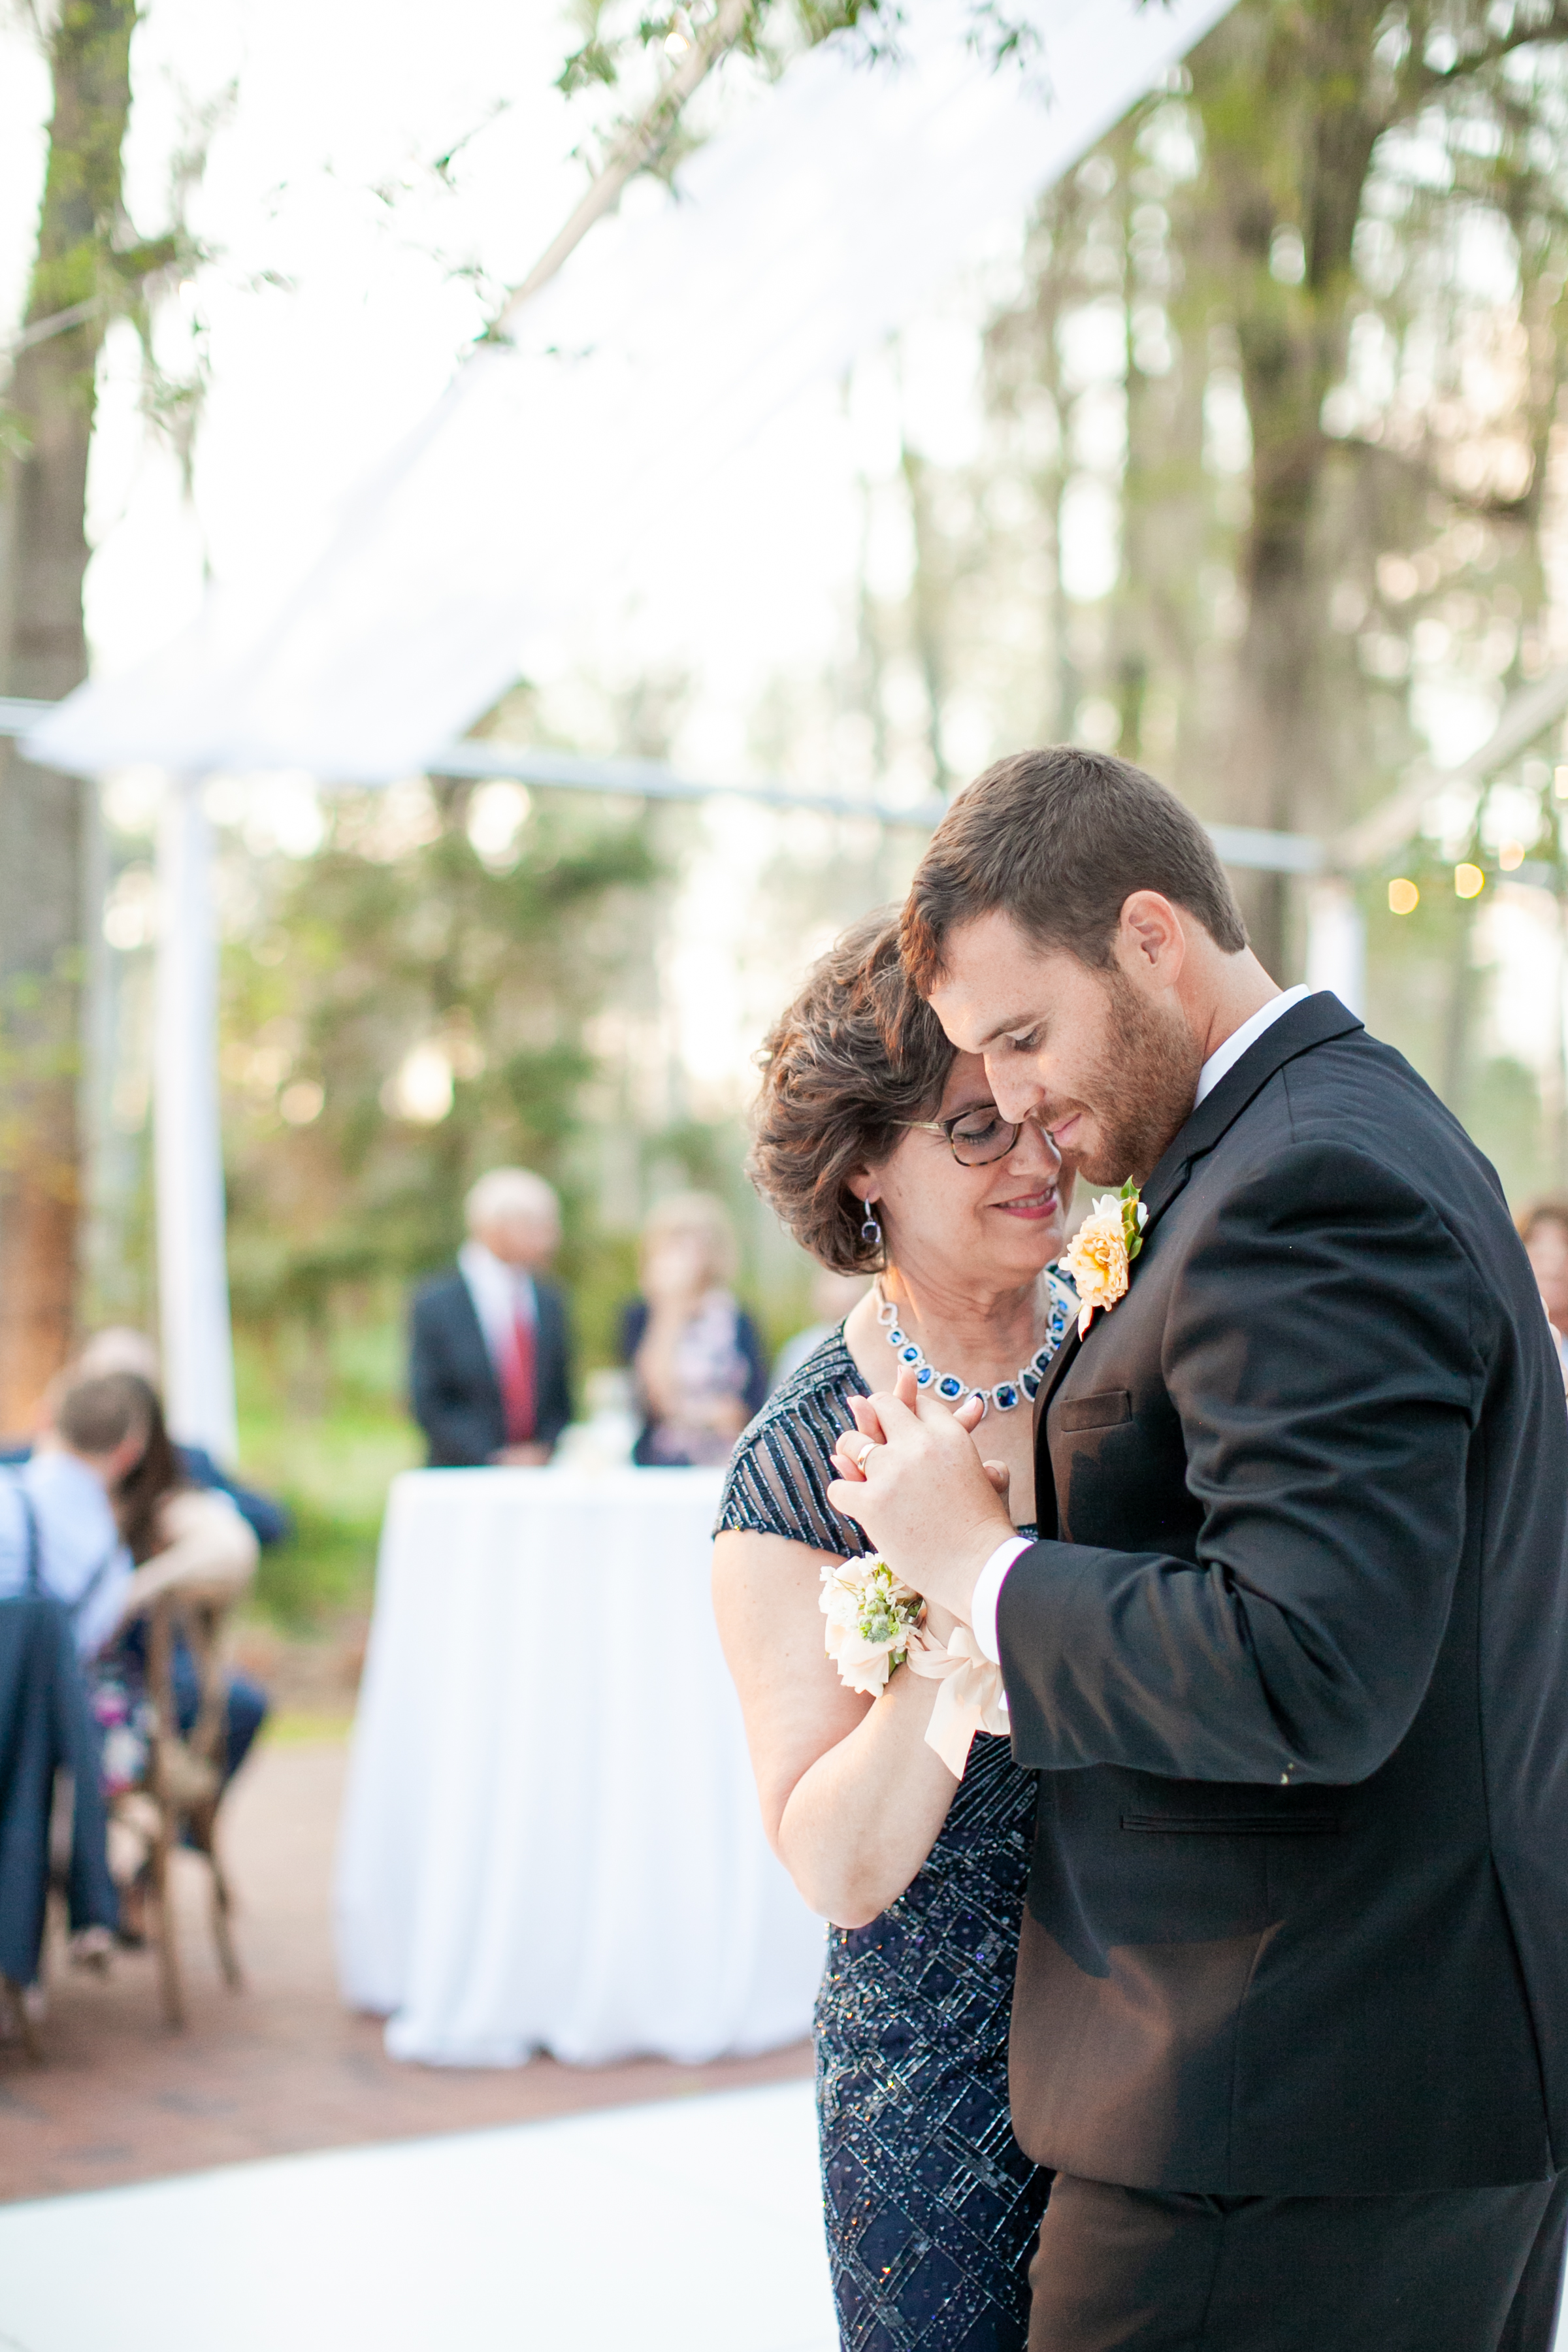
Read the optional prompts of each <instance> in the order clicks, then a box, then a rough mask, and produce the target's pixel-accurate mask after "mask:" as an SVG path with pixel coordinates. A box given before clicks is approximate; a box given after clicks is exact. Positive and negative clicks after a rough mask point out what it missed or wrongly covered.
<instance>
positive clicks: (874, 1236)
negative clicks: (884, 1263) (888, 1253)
mask: <svg viewBox="0 0 1568 2352" xmlns="http://www.w3.org/2000/svg"><path fill="white" fill-rule="evenodd" d="M872 1206H873V1204H872V1203H871V1202H869V1201H868V1202H866V1222H865V1223H864V1224H863V1225H862V1226H861V1228H860V1238H861V1240H862V1241H863V1242H864V1243H865V1244H866V1246H867V1248H868V1249H880V1248H881V1246H882V1228H881V1226H880V1225H879V1223H877V1220H876V1217H875V1216H874V1215H873V1213H872Z"/></svg>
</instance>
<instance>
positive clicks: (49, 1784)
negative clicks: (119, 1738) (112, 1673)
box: [0, 1593, 120, 1984]
mask: <svg viewBox="0 0 1568 2352" xmlns="http://www.w3.org/2000/svg"><path fill="white" fill-rule="evenodd" d="M58 1771H66V1772H68V1773H70V1775H71V1779H72V1808H71V1852H70V1874H69V1877H68V1894H69V1902H70V1923H71V1926H72V1927H118V1925H119V1924H120V1898H119V1896H118V1895H116V1893H115V1891H114V1884H113V1881H112V1880H111V1879H110V1875H109V1862H108V1856H107V1852H106V1840H107V1836H108V1830H107V1825H106V1822H105V1818H104V1809H103V1795H102V1790H101V1788H100V1755H99V1738H98V1726H97V1725H96V1724H95V1723H94V1721H93V1719H92V1709H91V1706H89V1701H88V1696H87V1687H86V1685H85V1684H84V1682H83V1680H82V1676H81V1669H80V1668H79V1665H78V1664H77V1658H76V1645H75V1643H74V1641H73V1639H72V1635H71V1623H70V1617H69V1614H68V1612H67V1611H66V1610H64V1609H62V1608H61V1606H60V1604H59V1602H58V1601H50V1600H48V1599H47V1598H45V1597H44V1596H43V1595H42V1594H37V1593H29V1594H26V1595H25V1596H18V1597H17V1598H16V1599H15V1600H5V1601H0V1975H5V1976H8V1977H9V1978H10V1979H11V1980H12V1982H13V1983H14V1984H31V1983H32V1981H33V1979H34V1978H35V1977H36V1976H37V1972H38V1954H39V1951H40V1949H41V1948H42V1944H43V1936H44V1906H45V1900H46V1897H47V1892H48V1884H49V1821H50V1814H51V1811H52V1808H53V1804H54V1795H55V1775H56V1773H57V1772H58Z"/></svg>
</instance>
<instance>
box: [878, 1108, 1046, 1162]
mask: <svg viewBox="0 0 1568 2352" xmlns="http://www.w3.org/2000/svg"><path fill="white" fill-rule="evenodd" d="M984 1108H985V1106H984V1103H974V1104H973V1105H972V1106H971V1107H970V1108H969V1109H968V1110H961V1111H955V1112H954V1113H953V1116H952V1118H899V1119H895V1120H894V1121H893V1124H894V1126H895V1127H907V1128H910V1129H912V1130H917V1131H918V1132H919V1133H920V1134H921V1135H940V1136H941V1138H942V1141H943V1142H944V1143H945V1144H946V1146H947V1148H948V1150H950V1151H951V1152H952V1156H953V1158H954V1160H957V1161H958V1165H959V1166H960V1167H961V1168H994V1167H995V1165H996V1163H997V1161H998V1160H1005V1159H1006V1157H1007V1155H1008V1153H1009V1152H1011V1151H1016V1150H1017V1148H1018V1138H1019V1137H1020V1136H1021V1135H1022V1134H1023V1132H1024V1129H1026V1127H1029V1126H1035V1127H1040V1122H1039V1120H1038V1118H1037V1117H1036V1115H1035V1113H1034V1112H1033V1111H1030V1112H1029V1113H1028V1114H1027V1115H1026V1117H1025V1118H1019V1119H1011V1118H1005V1119H1003V1120H1002V1122H1001V1124H1002V1125H1003V1126H1004V1127H1010V1128H1011V1129H1012V1130H1013V1133H1012V1136H1011V1138H1010V1139H1009V1140H1008V1141H1007V1142H1006V1143H1005V1144H1004V1145H1003V1147H1002V1149H1001V1150H1000V1151H994V1152H992V1153H991V1155H990V1156H989V1158H988V1159H985V1160H964V1159H962V1158H960V1156H959V1150H958V1146H957V1144H956V1143H955V1142H954V1141H953V1139H952V1130H953V1129H954V1128H955V1127H961V1126H962V1125H963V1121H964V1120H965V1119H966V1118H973V1117H974V1114H975V1112H976V1111H979V1110H984ZM991 1108H992V1109H993V1110H994V1109H995V1108H996V1106H995V1104H994V1103H993V1104H992V1106H991ZM1040 1133H1041V1134H1042V1135H1043V1136H1044V1137H1045V1139H1046V1141H1047V1143H1048V1144H1049V1145H1050V1147H1051V1150H1052V1151H1053V1152H1055V1153H1056V1159H1057V1164H1058V1167H1059V1166H1060V1165H1061V1157H1062V1155H1061V1153H1060V1152H1059V1151H1057V1143H1056V1138H1055V1136H1053V1135H1052V1133H1051V1130H1050V1129H1049V1128H1048V1127H1040Z"/></svg>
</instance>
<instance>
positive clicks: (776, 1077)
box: [749, 908, 953, 1274]
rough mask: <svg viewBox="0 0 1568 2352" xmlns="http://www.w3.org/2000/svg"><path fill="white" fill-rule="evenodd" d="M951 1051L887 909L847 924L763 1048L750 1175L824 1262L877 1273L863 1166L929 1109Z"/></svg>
mask: <svg viewBox="0 0 1568 2352" xmlns="http://www.w3.org/2000/svg"><path fill="white" fill-rule="evenodd" d="M952 1056H953V1048H952V1045H950V1044H949V1043H948V1040H947V1039H946V1037H944V1036H943V1034H942V1028H941V1024H939V1022H938V1020H937V1017H936V1015H935V1013H933V1012H932V1011H931V1006H930V1005H929V1004H927V1003H923V1002H922V1000H921V998H920V997H918V996H917V995H916V994H915V992H914V990H913V989H912V988H911V987H910V983H909V980H908V978H907V977H906V975H905V972H904V970H903V966H902V964H901V963H900V960H899V918H898V915H897V913H896V912H895V911H894V910H893V909H892V908H884V909H883V911H882V912H881V913H880V914H876V915H867V916H865V917H863V918H862V919H861V920H860V921H859V922H858V923H852V924H851V925H850V927H849V929H847V931H846V932H845V933H844V934H843V936H842V938H840V939H838V940H836V941H835V943H834V945H833V946H832V947H831V948H829V950H828V951H827V953H826V955H825V956H824V957H823V958H822V960H821V961H820V962H819V963H817V964H816V965H815V966H814V967H813V969H812V971H811V972H810V974H809V976H808V978H807V980H806V983H805V987H804V988H803V989H802V990H801V992H800V994H799V995H798V996H797V997H796V998H795V1003H793V1004H792V1005H791V1006H790V1008H789V1010H788V1011H787V1012H786V1013H784V1014H783V1015H782V1016H781V1017H780V1019H779V1020H778V1021H777V1022H776V1023H775V1024H774V1026H773V1032H772V1034H770V1035H769V1037H768V1039H767V1041H766V1043H765V1044H764V1045H763V1050H762V1053H761V1055H759V1056H758V1058H759V1060H760V1061H761V1063H762V1066H763V1090H762V1093H761V1095H760V1096H759V1097H758V1099H757V1107H756V1110H755V1113H754V1114H753V1119H752V1137H753V1140H752V1157H751V1161H750V1170H749V1172H750V1175H751V1179H752V1183H753V1184H754V1185H755V1186H756V1188H757V1190H758V1192H760V1193H761V1194H762V1196H763V1200H764V1201H766V1202H767V1203H768V1205H769V1206H770V1208H772V1210H773V1213H774V1214H775V1215H776V1216H777V1218H778V1220H779V1222H780V1223H781V1224H783V1225H784V1227H785V1228H786V1229H787V1231H788V1232H790V1233H791V1234H794V1236H795V1240H796V1241H797V1242H798V1243H799V1244H800V1245H801V1247H802V1249H805V1250H809V1251H810V1252H811V1255H812V1256H813V1257H814V1258H816V1261H817V1263H818V1265H826V1266H831V1267H832V1269H833V1271H834V1272H835V1273H836V1274H870V1273H873V1272H875V1271H876V1269H877V1268H878V1267H879V1266H880V1265H882V1263H883V1254H882V1246H881V1244H880V1243H879V1242H877V1241H875V1240H873V1241H868V1240H867V1239H866V1238H865V1236H864V1235H863V1234H862V1233H861V1231H860V1228H861V1226H862V1225H863V1224H864V1223H866V1221H867V1213H866V1209H865V1207H864V1205H863V1203H862V1202H859V1201H858V1200H857V1199H856V1197H855V1195H854V1193H853V1192H850V1190H849V1182H848V1180H849V1178H850V1177H851V1176H852V1175H853V1174H854V1173H855V1171H856V1170H857V1169H858V1168H868V1167H872V1166H874V1165H875V1164H876V1163H877V1162H878V1161H879V1160H886V1159H887V1157H888V1156H889V1153H890V1152H891V1151H892V1150H894V1149H895V1147H896V1146H897V1145H898V1144H899V1143H900V1141H901V1140H902V1138H903V1134H904V1128H905V1124H906V1123H907V1122H908V1121H909V1120H910V1119H922V1118H932V1117H934V1115H935V1113H936V1111H937V1108H938V1107H939V1106H940V1104H941V1102H942V1091H943V1089H944V1088H945V1087H946V1085H947V1076H948V1072H949V1071H950V1070H951V1069H952Z"/></svg>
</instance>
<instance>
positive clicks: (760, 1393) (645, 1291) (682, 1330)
mask: <svg viewBox="0 0 1568 2352" xmlns="http://www.w3.org/2000/svg"><path fill="white" fill-rule="evenodd" d="M734 1270H735V1235H734V1231H733V1228H732V1227H731V1223H730V1219H729V1216H728V1214H727V1213H726V1212H725V1209H724V1205H723V1203H722V1202H721V1201H716V1200H715V1199H714V1198H713V1196H712V1194H711V1193H710V1192H678V1193H676V1194H675V1195H674V1197H673V1198H672V1199H670V1200H668V1201H661V1202H659V1203H658V1207H657V1208H656V1209H654V1210H653V1211H652V1212H651V1213H649V1215H648V1218H647V1222H646V1223H645V1224H644V1226H643V1235H642V1296H641V1297H640V1298H634V1299H633V1300H632V1301H631V1302H630V1304H629V1305H628V1306H627V1307H626V1312H625V1314H624V1316H623V1318H622V1322H621V1354H622V1357H623V1359H624V1360H626V1362H627V1363H629V1364H630V1365H631V1366H632V1369H633V1370H634V1372H635V1374H636V1377H637V1402H638V1406H639V1408H640V1410H641V1412H642V1416H643V1425H642V1429H641V1432H640V1433H639V1434H638V1437H637V1444H636V1445H635V1446H634V1448H633V1450H632V1459H633V1461H634V1462H640V1463H642V1464H644V1465H650V1466H652V1467H655V1468H661V1469H674V1468H678V1467H681V1466H684V1465H691V1464H697V1463H713V1462H723V1461H726V1460H727V1459H728V1458H729V1454H730V1449H731V1446H732V1445H733V1444H734V1443H735V1440H736V1438H737V1437H738V1436H739V1435H740V1433H741V1432H742V1429H744V1427H745V1426H746V1423H747V1422H748V1421H750V1419H751V1417H752V1413H754V1412H756V1410H757V1407H758V1406H759V1405H760V1404H761V1403H762V1401H763V1397H764V1396H765V1395H766V1393H767V1369H766V1366H765V1363H764V1361H763V1348H762V1341H761V1339H759V1338H758V1335H757V1328H756V1326H755V1324H754V1323H753V1322H752V1318H751V1317H750V1316H749V1315H748V1314H747V1312H746V1310H745V1308H744V1307H742V1306H741V1305H739V1304H738V1302H737V1301H736V1299H735V1297H734V1296H733V1295H732V1293H731V1289H730V1284H731V1281H732V1279H733V1277H734Z"/></svg>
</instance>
